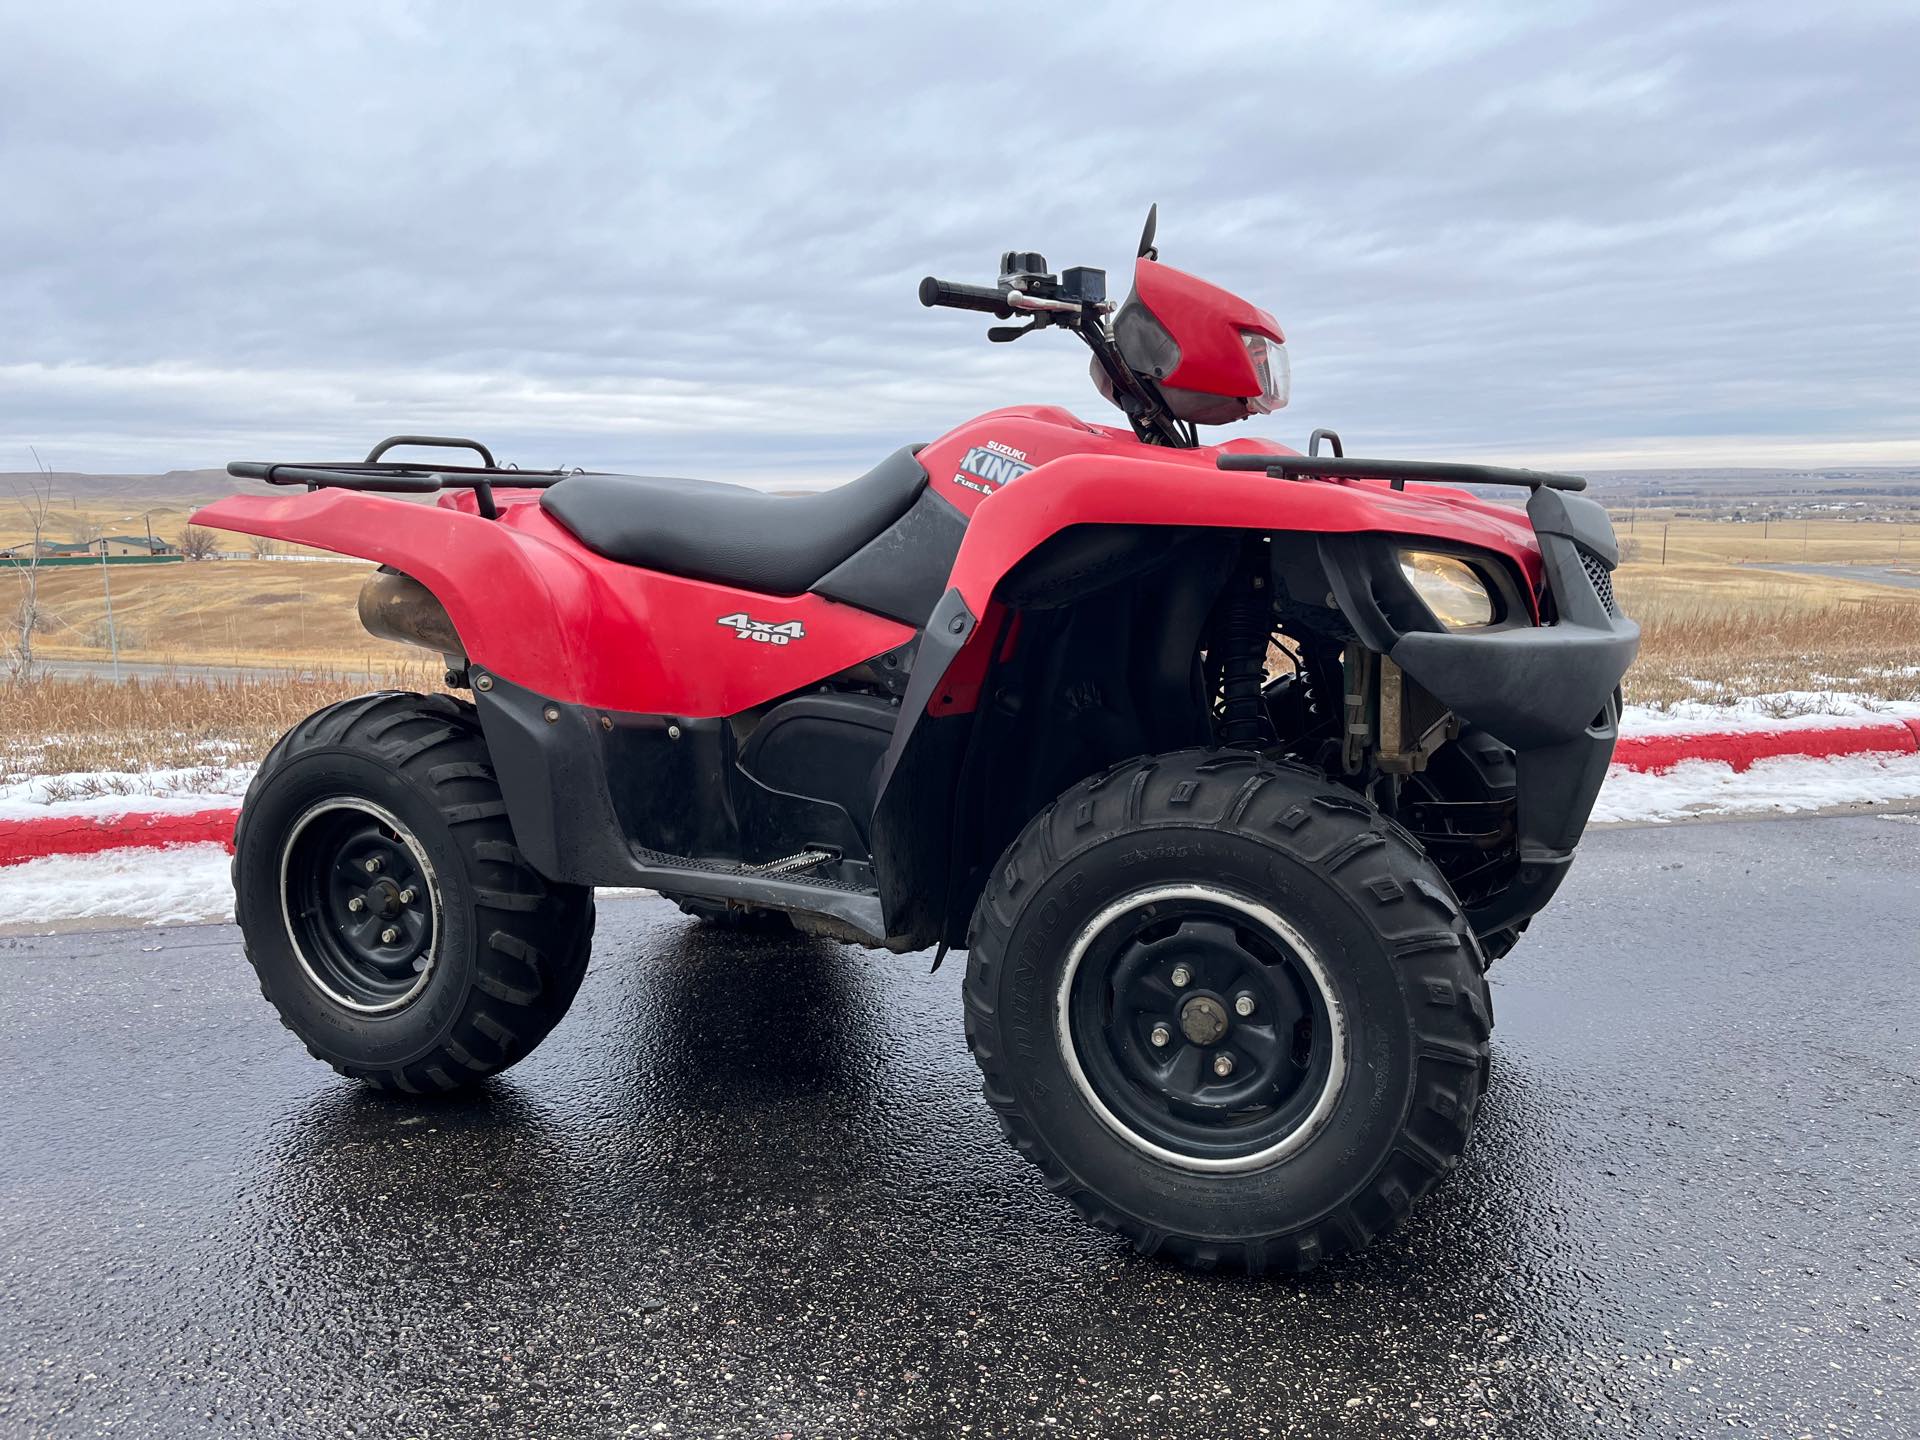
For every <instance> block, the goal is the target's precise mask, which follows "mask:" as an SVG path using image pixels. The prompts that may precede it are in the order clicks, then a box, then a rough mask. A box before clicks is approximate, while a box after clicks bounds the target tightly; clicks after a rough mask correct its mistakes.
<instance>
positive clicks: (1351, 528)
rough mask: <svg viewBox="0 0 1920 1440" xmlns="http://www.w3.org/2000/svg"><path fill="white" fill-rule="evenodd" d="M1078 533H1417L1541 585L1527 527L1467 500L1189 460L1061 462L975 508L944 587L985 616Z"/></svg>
mask: <svg viewBox="0 0 1920 1440" xmlns="http://www.w3.org/2000/svg"><path fill="white" fill-rule="evenodd" d="M1173 453H1175V454H1179V455H1182V456H1185V455H1187V454H1190V453H1191V452H1173ZM1073 525H1164V526H1168V527H1202V528H1205V527H1213V528H1219V529H1231V530H1258V531H1287V530H1291V531H1305V532H1311V533H1318V534H1333V533H1340V534H1351V533H1359V532H1367V531H1371V532H1375V533H1379V534H1388V535H1393V534H1402V535H1419V536H1424V537H1427V538H1429V539H1437V540H1448V541H1454V542H1457V543H1459V544H1462V545H1471V546H1474V547H1476V548H1479V549H1482V550H1491V551H1493V552H1495V553H1496V554H1500V555H1504V556H1506V557H1507V558H1508V559H1510V560H1512V561H1513V563H1514V564H1515V565H1516V566H1518V567H1519V570H1520V572H1521V573H1522V574H1523V575H1525V576H1526V578H1527V580H1528V582H1529V583H1532V582H1534V581H1536V580H1537V579H1538V578H1539V575H1540V551H1539V547H1538V545H1537V544H1536V543H1535V541H1534V535H1533V527H1532V525H1531V524H1529V523H1528V520H1527V517H1526V516H1525V515H1523V514H1521V513H1519V512H1518V511H1515V510H1513V509H1511V508H1509V507H1506V506H1501V505H1494V504H1491V503H1489V502H1488V501H1485V500H1481V499H1479V498H1477V497H1476V496H1473V495H1470V494H1468V493H1467V492H1466V491H1464V490H1452V489H1443V488H1441V487H1438V486H1423V487H1421V489H1420V490H1418V491H1408V490H1394V489H1392V488H1390V487H1389V486H1388V485H1386V484H1384V483H1377V482H1372V481H1347V482H1337V481H1325V480H1276V479H1274V478H1272V477H1271V476H1269V475H1266V474H1264V473H1263V472H1260V471H1250V470H1216V469H1214V468H1213V467H1212V466H1211V465H1210V464H1209V465H1205V466H1202V465H1200V464H1198V463H1197V462H1196V461H1194V460H1192V459H1186V458H1182V459H1166V460H1160V459H1131V458H1114V457H1111V456H1102V455H1068V456H1064V457H1062V458H1061V459H1058V460H1053V461H1049V462H1048V463H1047V464H1045V465H1042V466H1041V467H1040V468H1038V469H1037V470H1034V471H1033V472H1031V473H1030V474H1027V475H1023V476H1021V477H1020V478H1019V479H1018V480H1015V481H1014V482H1013V483H1012V484H1010V485H1007V486H1005V487H1004V488H1003V489H1001V490H999V491H997V492H995V493H994V494H993V495H991V496H989V497H988V498H987V499H985V500H983V501H982V502H981V503H980V505H979V507H978V508H977V509H976V510H975V511H974V513H973V520H972V522H971V523H970V524H969V525H968V526H967V533H966V537H965V538H964V539H963V540H962V541H961V543H960V553H959V554H958V555H957V556H956V557H955V559H954V565H953V576H952V580H951V582H950V584H949V588H950V589H955V590H958V591H959V592H960V595H961V597H962V599H964V600H965V601H966V604H967V608H968V609H969V610H971V611H972V612H973V613H974V614H975V615H981V614H984V613H985V612H986V607H987V603H988V602H989V601H990V600H991V599H992V598H993V591H994V587H995V586H996V585H998V584H999V583H1000V580H1001V579H1002V577H1004V576H1005V575H1006V573H1007V572H1008V571H1009V570H1011V569H1012V568H1013V567H1014V566H1015V565H1017V564H1019V563H1020V561H1021V560H1022V559H1024V558H1025V557H1026V556H1027V555H1029V554H1031V553H1032V552H1033V551H1034V550H1035V549H1037V548H1038V547H1039V546H1040V545H1041V544H1042V543H1043V542H1044V541H1046V540H1047V539H1049V538H1050V537H1052V536H1053V535H1055V534H1057V533H1058V532H1060V531H1061V530H1064V529H1067V528H1068V527H1069V526H1073Z"/></svg>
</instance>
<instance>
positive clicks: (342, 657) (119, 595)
mask: <svg viewBox="0 0 1920 1440" xmlns="http://www.w3.org/2000/svg"><path fill="white" fill-rule="evenodd" d="M101 568H102V567H100V566H97V565H76V566H62V567H59V568H57V569H43V570H42V571H41V572H40V604H41V607H42V609H43V610H44V611H45V614H46V619H45V621H44V622H43V628H42V631H41V633H40V637H39V639H38V641H37V643H36V646H35V648H36V650H37V651H38V652H39V654H40V655H42V656H43V657H45V658H48V659H88V660H99V659H104V658H105V657H106V655H107V653H108V650H107V631H106V595H105V593H104V587H103V585H102V579H103V577H102V575H101V573H100V572H101ZM372 568H373V567H372V566H370V565H366V564H361V563H346V562H339V563H335V562H305V561H295V560H205V561H187V562H182V563H179V564H174V565H123V566H113V567H110V571H111V573H110V574H109V575H107V576H106V577H104V578H105V579H106V580H107V581H109V582H110V583H111V585H112V587H113V620H114V630H115V633H116V636H117V638H118V641H119V646H120V655H121V658H122V659H128V660H147V661H177V662H179V663H181V664H225V665H296V664H297V665H320V666H323V667H331V668H333V669H338V670H366V671H369V672H373V673H378V672H379V671H381V670H383V669H385V668H387V667H389V666H392V665H401V664H406V663H408V662H409V660H410V659H412V658H415V656H414V652H411V651H409V650H408V649H407V648H406V647H405V646H400V645H391V644H388V643H387V642H386V641H383V640H376V639H374V638H373V637H372V636H371V635H369V634H367V632H366V631H365V630H364V629H362V628H361V626H360V620H359V615H358V613H357V612H356V610H355V608H354V601H355V598H356V597H357V596H358V595H359V593H360V586H361V584H362V583H363V582H364V581H365V580H366V578H367V573H368V571H369V570H371V569H372ZM9 578H10V577H9V576H7V574H6V573H5V572H4V571H0V606H5V605H8V604H11V603H12V599H13V596H12V594H11V593H10V591H9V589H8V588H7V581H8V579H9Z"/></svg>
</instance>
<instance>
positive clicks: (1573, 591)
mask: <svg viewBox="0 0 1920 1440" xmlns="http://www.w3.org/2000/svg"><path fill="white" fill-rule="evenodd" d="M1527 516H1528V518H1529V519H1530V520H1531V521H1532V522H1533V529H1534V534H1535V536H1536V537H1537V538H1538V540H1539V543H1540V553H1541V559H1542V562H1543V565H1544V569H1545V572H1546V582H1547V589H1548V592H1549V594H1550V596H1551V600H1552V611H1551V613H1552V617H1553V623H1551V624H1546V625H1517V626H1514V627H1512V628H1507V629H1497V630H1487V631H1480V632H1474V631H1450V630H1446V629H1443V628H1441V627H1440V626H1439V624H1438V622H1437V621H1434V622H1432V625H1431V628H1427V627H1426V626H1424V625H1422V624H1421V623H1420V619H1419V618H1417V617H1418V616H1419V615H1420V613H1421V612H1423V611H1424V607H1419V608H1418V610H1416V609H1414V608H1412V607H1410V606H1409V605H1408V603H1407V602H1408V600H1409V598H1410V597H1409V596H1408V595H1407V594H1405V593H1404V592H1405V582H1404V580H1402V579H1401V578H1400V576H1399V565H1398V560H1397V553H1398V552H1397V546H1395V545H1394V544H1393V543H1392V542H1389V541H1384V540H1382V539H1380V538H1379V537H1359V536H1355V537H1335V536H1328V537H1326V539H1325V540H1324V541H1323V542H1322V549H1323V559H1324V560H1325V562H1326V565H1327V573H1328V577H1329V579H1330V580H1331V582H1332V585H1333V590H1334V595H1335V598H1336V599H1337V600H1338V602H1339V604H1340V608H1341V610H1342V612H1343V613H1344V614H1345V615H1346V617H1347V620H1348V622H1349V623H1350V624H1351V625H1352V626H1353V628H1354V630H1355V632H1356V633H1357V634H1358V635H1359V636H1360V638H1361V640H1362V641H1363V642H1364V643H1366V644H1367V645H1368V646H1369V647H1370V648H1372V649H1374V650H1377V651H1379V652H1380V653H1382V654H1384V655H1386V656H1387V657H1388V658H1390V659H1391V660H1392V661H1393V662H1394V664H1396V665H1398V666H1399V667H1400V668H1401V669H1402V670H1404V671H1405V672H1406V673H1407V674H1408V675H1410V676H1412V677H1413V679H1414V680H1415V681H1416V682H1418V683H1419V684H1420V685H1421V686H1422V687H1423V688H1424V689H1425V690H1426V691H1427V692H1428V693H1429V694H1431V695H1432V696H1433V697H1434V698H1435V699H1436V700H1438V701H1439V702H1440V703H1441V704H1443V705H1445V706H1446V707H1447V708H1448V709H1449V710H1451V711H1453V712H1454V713H1455V714H1456V715H1458V716H1459V717H1460V718H1461V719H1462V720H1464V721H1467V722H1468V723H1470V724H1473V725H1476V726H1478V727H1479V728H1481V729H1483V730H1485V731H1487V732H1488V733H1489V734H1491V735H1492V736H1494V738H1495V739H1497V740H1499V741H1501V742H1502V743H1503V744H1505V745H1508V746H1510V747H1512V749H1513V751H1514V760H1515V766H1516V769H1517V771H1518V786H1519V797H1518V813H1517V816H1516V823H1517V827H1518V831H1519V854H1520V865H1519V870H1518V873H1517V874H1516V876H1515V878H1514V881H1513V883H1512V884H1510V885H1508V886H1507V887H1506V888H1505V889H1504V890H1502V891H1500V892H1499V893H1497V894H1495V895H1493V896H1492V897H1490V898H1489V899H1488V900H1487V901H1485V902H1484V903H1483V904H1481V905H1478V906H1476V907H1473V908H1472V909H1471V910H1470V911H1469V917H1468V918H1469V919H1470V920H1471V921H1472V922H1473V924H1474V927H1475V928H1476V929H1477V930H1479V931H1481V932H1483V933H1484V932H1487V931H1492V930H1498V929H1501V928H1503V927H1504V926H1507V925H1511V924H1514V923H1515V922H1517V921H1519V920H1523V919H1525V918H1526V917H1527V916H1529V915H1532V914H1533V913H1534V912H1536V911H1537V910H1539V909H1540V908H1541V907H1542V906H1543V905H1545V904H1546V903H1547V901H1548V900H1549V899H1551V898H1552V896H1553V893H1554V891H1555V890H1556V889H1558V888H1559V885H1560V882H1561V880H1562V879H1563V878H1564V877H1565V875H1566V871H1567V866H1568V865H1569V864H1570V863H1571V862H1572V859H1573V851H1574V847H1575V846H1576V845H1577V844H1578V843H1579V840H1580V833H1581V831H1582V830H1583V829H1585V828H1586V823H1587V817H1588V816H1589V815H1590V814H1591V813H1592V812H1593V804H1594V800H1595V799H1596V797H1598V795H1599V793H1600V784H1601V782H1602V781H1603V780H1604V779H1605V778H1606V774H1607V764H1608V762H1609V761H1610V760H1611V759H1612V756H1613V746H1614V742H1615V741H1616V740H1617V739H1618V738H1619V734H1620V728H1619V727H1620V681H1621V678H1622V677H1623V676H1624V675H1625V674H1626V672H1627V667H1628V666H1629V665H1631V664H1632V663H1633V657H1634V656H1635V654H1636V653H1638V651H1639V649H1640V627H1639V626H1638V625H1636V624H1635V623H1634V622H1633V621H1631V620H1629V619H1627V618H1626V617H1625V616H1624V615H1622V614H1621V613H1620V610H1619V606H1618V604H1617V603H1616V602H1615V601H1614V598H1613V593H1612V590H1613V587H1612V581H1611V578H1610V577H1611V572H1612V570H1613V568H1614V566H1615V565H1616V564H1618V563H1619V549H1618V545H1617V542H1616V541H1615V539H1614V535H1613V526H1612V524H1611V523H1610V522H1609V521H1608V519H1607V514H1606V511H1605V510H1604V509H1602V508H1601V507H1600V506H1599V505H1598V504H1597V503H1595V502H1594V501H1592V500H1588V499H1586V498H1584V497H1581V496H1577V495H1569V494H1567V493H1565V492H1563V491H1560V490H1554V489H1548V488H1544V487H1543V488H1540V489H1537V490H1535V491H1534V492H1533V495H1532V497H1531V498H1530V499H1529V500H1528V501H1527Z"/></svg>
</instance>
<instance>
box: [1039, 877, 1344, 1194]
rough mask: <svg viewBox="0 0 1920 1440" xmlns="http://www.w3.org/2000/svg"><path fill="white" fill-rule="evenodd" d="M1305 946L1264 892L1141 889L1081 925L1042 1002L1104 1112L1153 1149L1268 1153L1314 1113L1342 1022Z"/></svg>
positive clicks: (1221, 1161)
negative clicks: (1053, 1009) (1058, 978)
mask: <svg viewBox="0 0 1920 1440" xmlns="http://www.w3.org/2000/svg"><path fill="white" fill-rule="evenodd" d="M1332 997H1333V990H1332V986H1331V984H1330V982H1329V980H1328V977H1327V975H1326V972H1325V970H1324V969H1323V968H1322V967H1321V965H1320V963H1319V960H1318V958H1317V957H1316V956H1314V955H1313V954H1312V952H1311V950H1310V949H1309V948H1308V947H1307V946H1306V944H1305V942H1304V941H1302V940H1301V939H1300V937H1299V936H1298V935H1297V934H1296V933H1294V932H1293V930H1292V929H1291V927H1289V926H1287V925H1286V924H1285V922H1284V921H1283V920H1281V918H1280V917H1279V916H1278V915H1276V914H1274V913H1273V912H1272V911H1270V910H1268V909H1267V908H1266V907H1264V906H1261V905H1259V904H1257V903H1256V902H1251V901H1248V900H1245V899H1243V898H1241V897H1238V896H1233V895H1230V894H1227V893H1226V892H1222V891H1213V890H1210V889H1207V888H1204V887H1197V886H1193V887H1169V888H1166V889H1163V890H1159V891H1152V892H1144V893H1143V894H1142V895H1140V896H1136V897H1133V898H1132V899H1131V900H1129V901H1123V902H1120V903H1119V904H1118V905H1115V906H1110V907H1108V909H1107V910H1105V911H1103V912H1102V913H1101V915H1100V916H1098V917H1096V918H1095V920H1094V922H1093V923H1092V924H1090V925H1089V926H1088V927H1087V929H1086V930H1084V931H1082V933H1081V937H1080V939H1079V941H1077V942H1076V945H1075V950H1074V952H1073V955H1072V956H1071V957H1070V969H1069V973H1068V975H1067V977H1066V979H1065V981H1064V983H1063V986H1062V991H1061V1004H1060V1013H1059V1016H1058V1019H1059V1021H1060V1022H1061V1026H1062V1029H1063V1030H1064V1032H1065V1033H1064V1035H1063V1039H1064V1040H1065V1041H1066V1043H1067V1045H1068V1047H1069V1050H1070V1060H1071V1063H1072V1068H1073V1069H1074V1071H1075V1079H1076V1081H1077V1082H1078V1083H1079V1084H1080V1086H1081V1088H1082V1092H1083V1094H1085V1095H1087V1097H1088V1098H1090V1099H1091V1100H1092V1101H1093V1102H1094V1108H1095V1110H1096V1111H1097V1112H1098V1113H1099V1114H1100V1115H1101V1118H1102V1119H1103V1120H1104V1121H1106V1122H1107V1124H1108V1125H1109V1126H1110V1127H1112V1128H1114V1129H1115V1130H1117V1131H1118V1132H1119V1133H1120V1134H1121V1135H1122V1136H1123V1137H1124V1138H1126V1139H1127V1140H1129V1141H1130V1142H1132V1143H1133V1144H1135V1145H1136V1146H1137V1147H1138V1148H1141V1149H1143V1150H1146V1151H1148V1152H1149V1153H1150V1154H1153V1155H1155V1156H1156V1157H1158V1158H1160V1159H1163V1160H1166V1161H1168V1162H1169V1163H1172V1164H1176V1165H1182V1166H1185V1167H1187V1168H1194V1169H1207V1170H1240V1169H1252V1168H1256V1167H1258V1166H1261V1165H1266V1164H1271V1163H1274V1162H1275V1161H1276V1160H1278V1159H1280V1158H1283V1157H1284V1155H1285V1154H1287V1153H1290V1152H1291V1150H1292V1149H1294V1148H1297V1146H1298V1145H1299V1144H1301V1143H1304V1142H1305V1140H1306V1138H1308V1136H1309V1135H1310V1133H1311V1132H1312V1130H1314V1129H1316V1128H1317V1127H1318V1124H1319V1122H1320V1121H1322V1120H1324V1118H1325V1114H1326V1112H1327V1110H1328V1109H1330V1108H1331V1104H1332V1101H1333V1099H1334V1097H1335V1094H1336V1092H1337V1089H1338V1085H1339V1082H1340V1080H1341V1078H1342V1077H1343V1075H1344V1070H1345V1057H1344V1042H1345V1027H1344V1024H1343V1023H1342V1020H1341V1017H1340V1014H1339V1009H1338V1003H1337V1001H1335V1000H1334V999H1333V998H1332Z"/></svg>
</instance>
